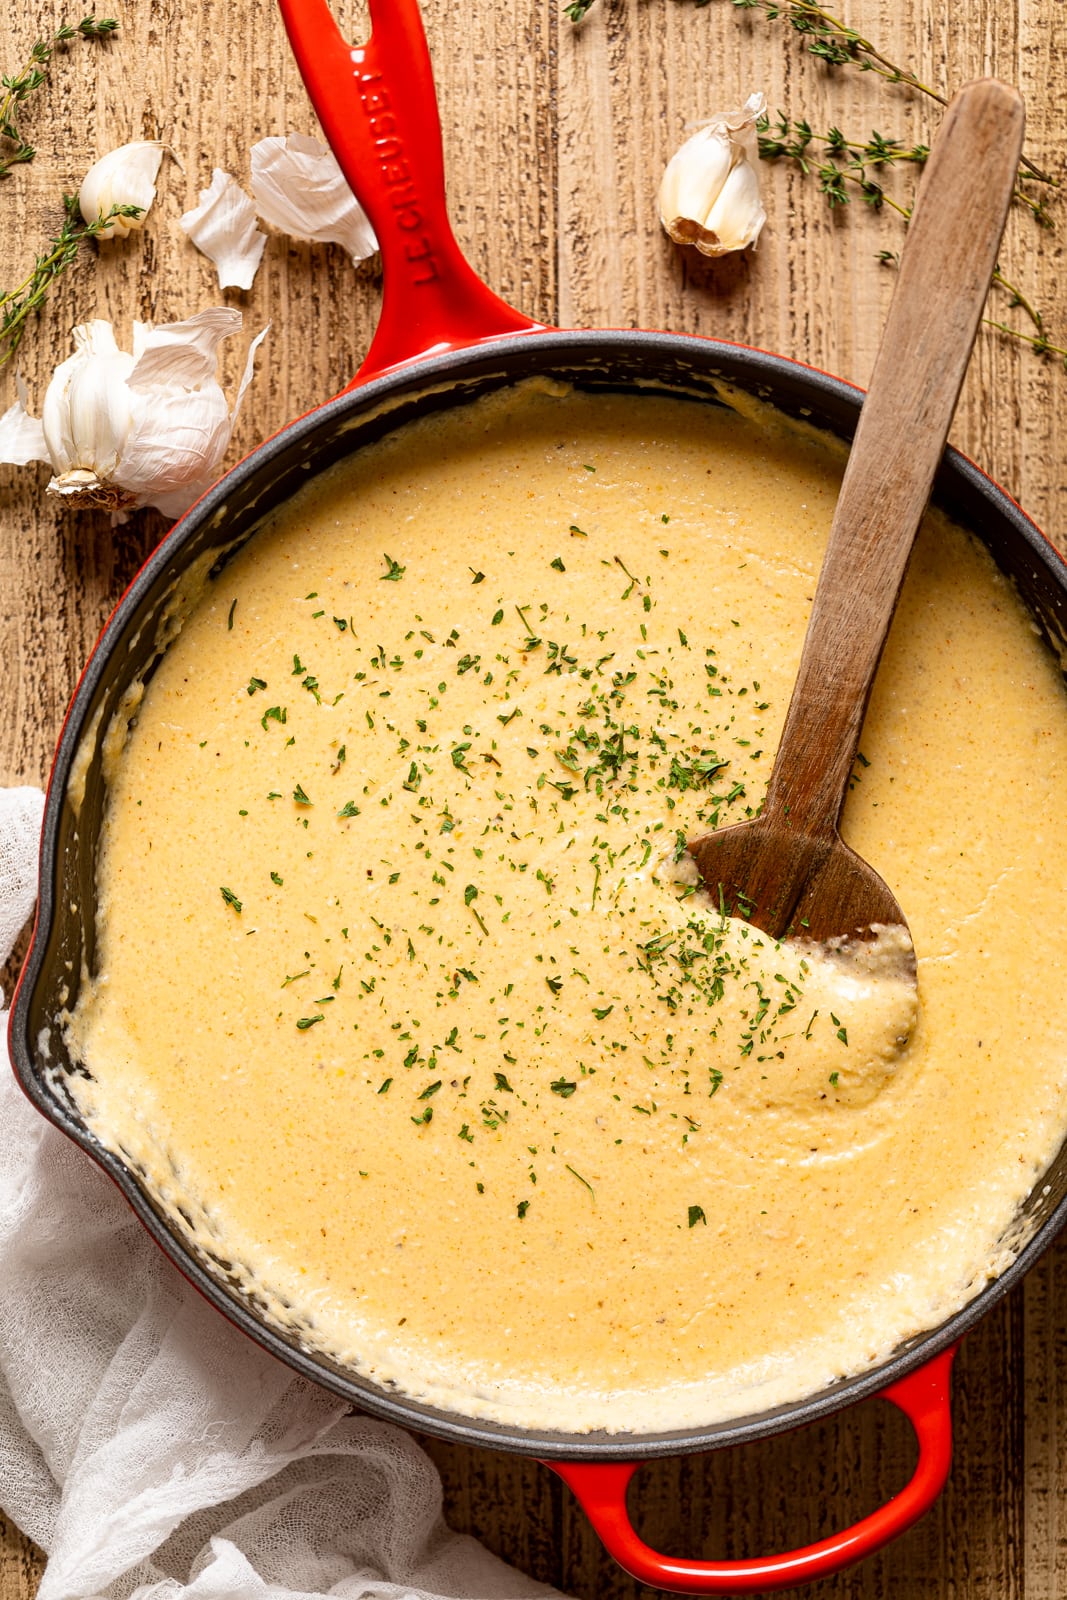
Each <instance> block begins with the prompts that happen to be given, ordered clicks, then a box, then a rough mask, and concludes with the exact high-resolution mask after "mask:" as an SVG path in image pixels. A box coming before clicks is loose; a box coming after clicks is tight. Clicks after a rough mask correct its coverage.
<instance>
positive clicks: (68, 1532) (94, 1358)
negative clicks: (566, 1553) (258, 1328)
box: [0, 789, 556, 1600]
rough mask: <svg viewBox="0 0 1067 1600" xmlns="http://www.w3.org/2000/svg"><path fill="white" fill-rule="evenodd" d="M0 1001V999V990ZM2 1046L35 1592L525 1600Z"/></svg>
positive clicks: (12, 1322) (32, 865) (23, 915)
mask: <svg viewBox="0 0 1067 1600" xmlns="http://www.w3.org/2000/svg"><path fill="white" fill-rule="evenodd" d="M42 803H43V796H42V795H41V794H40V792H39V791H38V790H35V789H8V790H0V964H2V963H3V962H4V961H6V959H7V957H8V955H9V954H10V951H11V948H12V946H13V944H14V941H15V939H16V938H17V936H18V933H19V931H20V929H21V927H22V926H23V924H24V923H25V921H26V919H27V917H28V916H29V913H30V911H31V910H32V907H33V899H34V895H35V892H36V860H37V842H38V837H39V833H40V822H41V808H42ZM2 1004H3V997H2V996H0V1005H2ZM0 1022H2V1024H3V1030H4V1031H3V1039H4V1044H3V1046H2V1047H0V1057H2V1059H0V1129H2V1136H0V1505H2V1507H3V1509H4V1511H5V1512H6V1513H7V1514H8V1515H9V1516H10V1517H11V1518H12V1519H13V1520H14V1521H15V1522H16V1523H17V1524H18V1526H19V1527H20V1528H22V1529H23V1530H24V1532H25V1533H27V1534H28V1535H29V1536H30V1537H31V1538H32V1539H34V1540H36V1542H37V1543H38V1544H39V1545H40V1546H41V1547H42V1548H43V1549H44V1550H45V1551H46V1552H47V1555H48V1566H47V1568H46V1570H45V1574H44V1578H43V1580H42V1583H41V1588H40V1597H39V1600H75V1597H81V1596H86V1597H97V1596H99V1597H107V1600H267V1597H269V1600H305V1597H311V1596H316V1595H336V1596H339V1597H341V1600H434V1597H437V1596H461V1597H465V1600H524V1597H527V1596H548V1595H553V1594H555V1593H556V1591H554V1590H550V1589H547V1588H545V1587H544V1586H543V1585H541V1584H538V1583H534V1582H533V1581H532V1580H531V1579H529V1578H526V1577H524V1576H523V1575H521V1574H520V1573H517V1572H515V1571H513V1570H512V1569H511V1568H509V1567H507V1566H505V1565H504V1563H503V1562H501V1561H498V1560H497V1559H496V1557H495V1556H492V1555H490V1554H489V1552H488V1551H487V1550H485V1549H483V1547H482V1546H481V1545H480V1544H478V1543H477V1541H476V1540H474V1539H470V1538H467V1537H464V1536H461V1535H459V1534H456V1533H453V1532H452V1531H451V1530H450V1529H449V1528H448V1527H447V1526H446V1525H445V1523H444V1522H443V1520H442V1517H441V1485H440V1480H439V1479H438V1476H437V1472H436V1470H435V1468H434V1466H433V1464H432V1463H431V1461H430V1460H429V1458H428V1457H427V1456H426V1455H425V1454H424V1453H423V1451H422V1450H420V1449H419V1447H418V1446H417V1445H416V1444H415V1442H414V1440H412V1439H410V1438H409V1437H408V1435H407V1434H406V1433H404V1432H402V1431H401V1430H400V1429H398V1428H394V1427H391V1426H389V1425H387V1424H385V1423H381V1422H374V1421H371V1420H369V1419H368V1418H365V1417H360V1416H353V1415H351V1414H350V1413H349V1411H348V1409H347V1408H346V1407H345V1406H344V1405H343V1404H342V1403H341V1402H340V1401H338V1400H336V1399H334V1398H333V1397H332V1396H331V1395H329V1394H327V1393H326V1391H325V1390H323V1389H319V1388H317V1387H316V1386H315V1385H314V1384H311V1383H308V1382H307V1381H306V1380H304V1379H302V1378H298V1377H296V1376H295V1375H294V1374H293V1373H292V1372H290V1371H289V1369H288V1368H287V1367H285V1366H283V1365H282V1364H281V1363H280V1362H277V1361H275V1360H274V1359H273V1358H272V1357H271V1356H268V1355H266V1354H265V1353H264V1352H263V1351H261V1350H260V1349H259V1348H258V1347H257V1346H256V1345H254V1344H252V1343H251V1342H250V1341H249V1340H248V1339H246V1338H245V1337H244V1335H243V1334H240V1333H238V1332H237V1330H236V1329H235V1328H232V1327H231V1326H230V1325H229V1323H227V1322H226V1321H225V1319H224V1318H223V1317H222V1316H221V1315H220V1314H219V1313H218V1312H217V1311H215V1310H214V1309H213V1308H212V1307H211V1306H209V1305H208V1304H207V1303H206V1302H205V1301H203V1300H202V1299H201V1298H200V1296H199V1295H198V1294H197V1293H196V1291H195V1290H194V1289H192V1288H190V1287H189V1285H188V1284H187V1283H186V1282H185V1280H184V1279H183V1278H182V1277H181V1276H180V1274H179V1273H178V1272H176V1271H175V1269H174V1268H173V1267H172V1266H171V1265H170V1263H169V1262H168V1261H167V1260H166V1258H165V1257H164V1256H163V1254H162V1252H161V1251H160V1250H159V1249H158V1248H157V1247H156V1245H155V1244H154V1243H153V1242H152V1241H151V1240H150V1239H149V1237H148V1235H147V1234H145V1233H144V1232H143V1230H142V1229H141V1226H140V1224H139V1223H138V1222H136V1221H135V1219H134V1217H133V1214H132V1212H131V1211H130V1210H129V1209H128V1207H127V1205H126V1203H125V1201H124V1200H123V1199H122V1198H121V1196H120V1195H119V1193H118V1191H117V1190H116V1189H115V1188H114V1187H113V1186H112V1184H111V1183H110V1181H109V1180H108V1179H107V1178H105V1177H104V1175H103V1174H102V1173H101V1172H100V1171H99V1170H98V1169H97V1168H96V1167H95V1166H94V1165H93V1163H92V1162H91V1161H90V1160H89V1159H88V1157H86V1156H85V1154H84V1153H83V1152H82V1151H80V1150H78V1149H77V1148H76V1147H75V1146H74V1145H73V1144H71V1143H70V1142H69V1141H68V1140H67V1139H66V1138H65V1137H64V1136H63V1135H62V1134H60V1133H58V1132H57V1131H56V1130H55V1129H54V1128H53V1127H52V1126H51V1125H50V1124H49V1123H47V1122H46V1121H45V1120H44V1119H43V1118H42V1117H41V1116H40V1115H39V1114H38V1113H37V1112H36V1111H35V1110H34V1108H33V1107H32V1106H31V1105H30V1104H29V1102H28V1101H27V1100H25V1099H24V1097H23V1096H22V1094H21V1093H20V1091H19V1090H18V1088H17V1087H16V1084H15V1080H14V1077H13V1075H12V1073H11V1070H10V1065H9V1063H8V1061H7V1045H6V1039H7V1017H6V1014H5V1015H4V1016H3V1017H0Z"/></svg>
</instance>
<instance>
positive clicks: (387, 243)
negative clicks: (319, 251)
mask: <svg viewBox="0 0 1067 1600" xmlns="http://www.w3.org/2000/svg"><path fill="white" fill-rule="evenodd" d="M279 6H280V9H281V13H282V19H283V21H284V23H285V27H286V31H287V32H288V34H289V40H290V43H291V45H292V48H293V54H294V55H295V57H296V62H297V66H298V67H299V69H300V75H301V77H302V78H303V80H304V84H305V86H306V88H307V92H308V95H309V96H310V98H311V103H312V105H313V106H314V107H315V111H316V112H317V114H318V118H319V121H320V123H321V124H322V128H323V131H324V133H325V134H326V138H327V139H328V141H329V144H330V148H331V149H332V150H333V153H334V155H335V156H336V157H337V160H338V163H339V165H340V167H341V171H342V172H343V173H344V175H345V177H346V178H347V180H348V183H349V185H350V187H351V189H352V192H353V193H354V194H355V196H356V198H357V200H358V201H359V203H360V205H361V206H362V207H363V209H364V211H365V212H366V213H367V216H368V217H369V218H370V221H371V226H372V227H373V228H374V231H375V233H376V234H377V236H378V244H379V247H380V249H381V252H382V267H383V278H384V288H383V296H382V311H381V319H380V321H379V323H378V328H377V332H376V333H375V336H374V340H373V342H372V344H371V347H370V351H369V353H368V355H367V358H366V360H365V361H364V363H363V365H362V366H361V367H360V369H359V372H358V373H357V374H356V377H355V378H354V379H353V380H352V382H351V383H349V384H348V385H346V388H345V389H343V390H342V391H341V392H342V394H344V393H347V391H348V389H351V388H354V387H355V386H356V385H357V384H360V383H364V382H366V380H367V379H368V378H371V377H376V376H377V375H378V374H379V373H381V372H385V371H386V370H388V369H389V368H391V367H395V366H399V365H401V364H403V363H405V362H409V361H415V360H418V359H419V357H422V356H428V355H433V354H436V353H437V352H439V351H445V350H456V349H461V348H463V347H464V346H466V345H471V344H476V343H477V342H479V341H480V340H482V339H489V338H494V337H498V336H499V335H501V334H511V333H535V332H538V331H540V329H541V327H542V324H540V323H537V322H534V321H532V320H531V319H530V318H529V317H525V316H522V315H521V313H519V312H518V311H515V310H514V309H513V308H512V307H511V306H509V305H507V304H506V302H505V301H503V300H501V299H500V298H499V297H498V296H497V295H495V294H494V293H493V292H492V290H491V289H490V288H488V287H487V285H486V284H484V283H483V282H482V280H481V279H480V278H479V277H478V275H477V274H476V273H475V271H474V270H473V268H472V267H471V266H470V264H469V263H468V262H467V260H466V259H465V257H464V256H463V254H462V253H461V251H460V248H459V246H458V244H457V243H456V240H455V236H454V234H453V232H452V228H451V225H450V223H449V220H448V212H447V210H446V207H445V177H444V157H443V153H442V149H441V123H440V119H439V117H438V114H437V96H436V94H435V92H434V84H433V72H432V68H431V65H430V54H429V50H428V49H427V46H426V35H425V33H424V31H423V26H422V18H421V17H420V15H419V8H418V4H417V0H370V17H371V37H370V38H369V39H368V41H367V43H366V44H364V45H359V46H353V45H350V44H348V43H347V42H346V41H345V38H344V36H343V35H342V33H341V31H340V29H339V28H338V26H337V23H336V22H335V21H334V18H333V15H332V13H331V11H330V8H329V4H328V0H279Z"/></svg>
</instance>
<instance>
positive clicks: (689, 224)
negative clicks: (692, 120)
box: [659, 127, 730, 244]
mask: <svg viewBox="0 0 1067 1600" xmlns="http://www.w3.org/2000/svg"><path fill="white" fill-rule="evenodd" d="M729 171H730V141H729V139H728V138H724V137H723V135H722V133H721V132H720V130H719V129H717V128H712V127H708V128H701V130H700V132H699V133H695V134H694V135H693V137H692V138H691V139H687V140H686V142H685V144H683V145H682V148H681V149H680V150H678V151H676V152H675V154H674V155H673V156H672V157H671V159H670V161H669V162H668V163H667V170H666V171H665V172H664V174H663V182H662V183H661V184H660V191H659V214H660V221H661V222H662V224H663V226H664V227H665V228H666V230H667V232H668V233H669V234H670V236H671V238H672V239H673V240H674V241H675V243H676V244H692V243H694V242H695V241H694V237H693V234H694V232H696V233H699V232H700V231H701V230H702V229H703V226H704V219H705V217H706V216H707V214H708V212H709V211H710V210H711V208H712V205H713V204H714V199H715V196H716V195H718V193H719V191H720V189H721V188H722V186H723V184H724V183H725V182H726V178H727V175H728V173H729Z"/></svg>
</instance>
